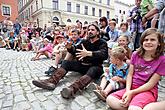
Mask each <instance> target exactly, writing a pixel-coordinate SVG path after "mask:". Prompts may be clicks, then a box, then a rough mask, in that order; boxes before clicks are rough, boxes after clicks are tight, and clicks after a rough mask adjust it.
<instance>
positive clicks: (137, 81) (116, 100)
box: [106, 28, 165, 110]
mask: <svg viewBox="0 0 165 110" xmlns="http://www.w3.org/2000/svg"><path fill="white" fill-rule="evenodd" d="M140 45H141V46H140V48H139V49H138V50H137V51H136V52H134V53H133V54H132V57H131V62H130V67H129V73H128V76H127V80H126V89H122V90H119V91H117V92H114V93H112V94H110V95H109V96H108V97H107V99H106V102H107V104H108V105H109V106H110V107H111V108H112V109H117V110H127V109H128V110H142V109H143V108H144V106H145V105H147V104H149V103H151V102H155V101H156V100H157V97H158V87H157V84H158V81H159V80H160V75H161V74H163V73H164V71H165V68H164V67H165V56H164V55H163V54H164V53H163V52H164V41H163V36H162V35H161V34H160V33H159V32H158V31H157V29H155V28H149V29H147V30H145V32H144V33H143V34H142V36H141V40H140Z"/></svg>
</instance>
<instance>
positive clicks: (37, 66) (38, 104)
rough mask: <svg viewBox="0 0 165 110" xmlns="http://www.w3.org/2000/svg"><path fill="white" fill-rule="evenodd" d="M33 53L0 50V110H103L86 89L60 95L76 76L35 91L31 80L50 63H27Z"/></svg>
mask: <svg viewBox="0 0 165 110" xmlns="http://www.w3.org/2000/svg"><path fill="white" fill-rule="evenodd" d="M33 56H34V53H33V52H22V51H21V52H17V51H13V50H6V49H2V48H0V59H1V60H0V110H106V109H107V106H106V104H105V103H104V102H102V101H101V100H99V99H98V98H97V97H96V96H95V94H94V93H93V92H92V90H91V88H90V87H87V88H86V90H84V91H82V92H81V93H78V94H76V97H75V98H74V99H70V100H66V99H63V98H62V97H61V95H60V91H61V89H62V88H63V87H65V86H68V85H70V83H71V81H73V80H75V79H76V78H77V77H79V76H80V75H79V74H75V73H69V74H68V75H67V76H66V77H64V79H63V80H62V81H61V82H60V83H59V84H58V85H57V87H56V89H55V90H54V91H47V90H43V89H39V88H37V87H35V86H34V85H33V84H32V80H33V79H44V78H47V77H46V76H45V74H44V71H46V70H47V69H48V67H49V66H50V65H51V64H52V60H49V59H43V60H39V61H30V59H31V58H32V57H33ZM164 93H165V79H162V81H161V82H160V89H159V100H162V99H165V94H164Z"/></svg>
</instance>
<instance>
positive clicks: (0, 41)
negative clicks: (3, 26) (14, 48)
mask: <svg viewBox="0 0 165 110" xmlns="http://www.w3.org/2000/svg"><path fill="white" fill-rule="evenodd" d="M5 46H6V42H5V40H4V39H3V37H2V36H1V35H0V48H4V47H5Z"/></svg>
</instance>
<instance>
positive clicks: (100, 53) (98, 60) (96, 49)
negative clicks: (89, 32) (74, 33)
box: [68, 39, 108, 66]
mask: <svg viewBox="0 0 165 110" xmlns="http://www.w3.org/2000/svg"><path fill="white" fill-rule="evenodd" d="M81 44H83V45H84V47H85V49H86V50H87V51H92V56H87V57H85V58H83V60H81V61H80V62H82V63H86V64H91V65H94V66H100V65H101V64H102V63H103V61H104V60H106V59H107V58H108V47H107V43H106V42H105V41H104V40H102V39H99V40H97V41H95V42H94V43H91V42H90V40H89V39H86V40H82V42H81V43H80V44H79V45H77V46H74V47H72V48H71V49H68V52H69V53H71V54H72V55H75V53H76V52H77V51H76V49H82V46H81Z"/></svg>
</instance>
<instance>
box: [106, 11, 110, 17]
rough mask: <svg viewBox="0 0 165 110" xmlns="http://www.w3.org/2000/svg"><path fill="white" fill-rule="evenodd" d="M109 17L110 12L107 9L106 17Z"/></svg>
mask: <svg viewBox="0 0 165 110" xmlns="http://www.w3.org/2000/svg"><path fill="white" fill-rule="evenodd" d="M109 17H110V12H109V11H107V19H109Z"/></svg>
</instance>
